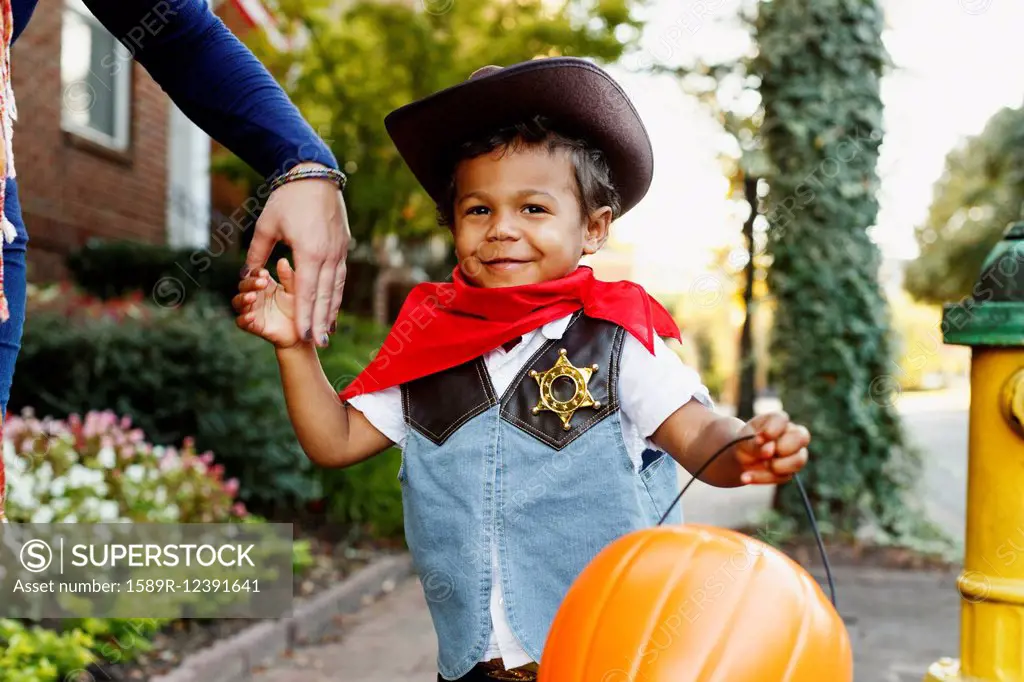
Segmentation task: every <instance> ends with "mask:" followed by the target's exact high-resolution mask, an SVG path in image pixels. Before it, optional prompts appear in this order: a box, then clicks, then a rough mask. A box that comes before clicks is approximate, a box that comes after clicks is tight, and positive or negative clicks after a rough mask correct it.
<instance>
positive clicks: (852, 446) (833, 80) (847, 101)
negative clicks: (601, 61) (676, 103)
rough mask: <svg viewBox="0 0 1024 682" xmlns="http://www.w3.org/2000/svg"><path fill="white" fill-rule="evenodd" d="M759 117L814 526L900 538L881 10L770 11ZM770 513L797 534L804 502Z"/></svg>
mask: <svg viewBox="0 0 1024 682" xmlns="http://www.w3.org/2000/svg"><path fill="white" fill-rule="evenodd" d="M755 26H756V28H755V36H756V40H757V43H758V56H757V57H756V59H755V61H754V66H755V71H756V72H757V73H758V75H759V76H760V77H761V85H760V92H761V96H762V101H763V105H764V108H765V120H764V123H763V125H762V127H761V136H762V140H763V143H764V148H765V152H766V153H767V156H768V159H769V162H770V165H771V170H770V171H769V174H768V175H767V177H766V180H767V181H768V184H769V193H768V196H767V197H766V205H765V208H766V218H767V220H768V223H769V228H768V252H769V255H770V257H771V266H770V270H769V279H768V284H769V290H770V291H771V294H772V295H773V297H774V299H775V303H776V309H775V315H774V332H773V339H772V358H773V363H774V364H775V367H774V370H775V371H774V372H773V374H774V376H775V377H776V381H777V382H778V385H779V389H780V397H781V399H782V402H783V407H784V409H785V410H786V412H787V413H789V415H790V416H791V417H792V418H793V419H794V420H795V421H797V422H799V423H802V424H805V425H807V427H808V428H809V429H810V431H811V439H812V442H811V446H810V450H811V460H810V462H809V464H808V466H807V468H806V469H805V473H804V474H802V478H803V479H804V482H805V484H806V485H807V487H808V494H809V496H810V497H811V498H812V501H813V502H814V503H815V507H816V510H817V513H818V514H819V518H821V519H823V520H824V519H827V520H828V521H829V522H831V524H832V527H833V528H834V529H836V530H839V531H850V532H852V531H855V530H857V529H859V528H860V527H861V526H862V525H863V524H865V523H871V524H872V525H874V526H875V527H878V528H881V529H882V530H885V531H889V532H893V533H897V534H902V531H903V530H905V529H903V528H902V527H901V526H902V524H903V522H904V520H905V518H904V517H905V515H906V508H905V507H903V506H902V501H901V495H902V492H903V491H904V489H905V488H906V486H907V484H908V483H909V480H908V479H907V477H906V476H905V475H901V473H903V474H905V473H906V472H905V471H904V472H899V471H896V470H894V469H893V465H894V463H896V462H908V461H911V460H910V458H908V457H905V456H904V455H906V454H907V453H906V451H905V448H904V436H903V434H902V427H901V423H900V420H899V417H898V414H897V413H896V410H895V408H894V403H895V400H896V398H898V396H899V384H898V367H896V366H895V364H893V363H892V361H891V359H890V358H891V350H890V341H889V334H890V323H889V311H888V306H887V302H886V300H885V298H884V296H883V293H882V291H881V288H880V286H879V283H878V281H877V273H878V268H879V264H880V255H879V251H878V249H877V248H876V246H875V244H874V243H873V242H872V241H871V240H870V238H869V236H868V233H867V230H868V228H870V227H871V226H872V225H874V223H875V218H876V215H877V213H878V201H877V199H876V193H877V191H878V186H879V181H878V176H877V173H876V164H877V160H878V148H879V144H880V142H881V139H882V102H881V97H880V94H879V81H880V78H881V75H882V71H883V68H884V67H885V65H886V63H887V61H888V59H887V55H886V51H885V48H884V46H883V44H882V40H881V32H882V28H883V15H882V9H881V7H880V2H879V0H816V1H815V2H806V0H772V1H768V0H764V1H763V2H761V4H760V7H759V12H758V17H757V20H756V22H755ZM775 505H776V508H777V509H778V510H779V511H781V512H782V513H784V514H785V515H786V516H788V517H790V518H792V519H794V520H797V521H798V522H802V519H803V512H802V511H801V510H802V507H801V502H800V497H799V490H798V489H797V488H796V487H795V486H792V485H786V486H781V487H780V488H779V490H778V493H777V495H776V500H775Z"/></svg>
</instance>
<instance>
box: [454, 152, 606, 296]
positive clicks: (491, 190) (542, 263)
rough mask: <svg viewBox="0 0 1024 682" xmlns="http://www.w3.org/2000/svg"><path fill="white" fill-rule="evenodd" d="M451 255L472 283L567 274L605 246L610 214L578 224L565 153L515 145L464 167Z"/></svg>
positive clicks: (515, 282) (458, 177)
mask: <svg viewBox="0 0 1024 682" xmlns="http://www.w3.org/2000/svg"><path fill="white" fill-rule="evenodd" d="M455 186H456V187H457V192H456V196H455V206H454V217H455V224H454V236H455V251H456V255H457V256H458V259H459V265H460V267H461V269H462V271H463V273H464V274H465V275H466V278H467V279H469V280H470V281H471V282H472V283H474V284H476V285H477V286H481V287H488V288H496V287H509V286H520V285H524V284H536V283H538V282H544V281H548V280H552V279H558V278H560V277H564V276H565V275H568V274H569V273H571V272H572V271H573V270H575V269H576V267H577V265H578V264H579V260H580V258H581V257H582V256H583V254H585V253H595V252H596V251H597V250H598V249H599V248H601V246H602V245H603V244H604V242H605V240H606V239H607V235H608V225H609V223H610V222H611V209H599V210H597V211H595V212H594V214H593V215H592V216H588V217H587V219H584V216H583V214H582V210H581V207H580V200H579V196H578V193H577V190H576V186H577V182H576V173H575V169H574V167H573V164H572V160H571V158H570V156H569V154H568V152H566V151H564V150H561V149H556V150H554V151H548V149H547V148H546V147H545V146H543V145H537V146H525V145H518V146H517V147H515V148H514V149H498V150H495V151H494V152H492V153H489V154H484V155H482V156H477V157H475V158H472V159H468V160H466V161H462V162H461V163H460V164H459V166H458V169H457V170H456V173H455Z"/></svg>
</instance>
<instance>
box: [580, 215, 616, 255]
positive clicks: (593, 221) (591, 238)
mask: <svg viewBox="0 0 1024 682" xmlns="http://www.w3.org/2000/svg"><path fill="white" fill-rule="evenodd" d="M611 225H612V209H611V207H610V206H602V207H601V208H599V209H597V210H596V211H593V212H592V213H591V214H590V216H589V218H588V219H587V226H586V227H587V233H586V235H585V236H584V237H583V253H584V254H592V253H597V252H598V251H599V250H600V249H601V247H602V246H604V243H605V242H606V241H608V231H609V230H610V229H611Z"/></svg>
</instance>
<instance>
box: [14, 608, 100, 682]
mask: <svg viewBox="0 0 1024 682" xmlns="http://www.w3.org/2000/svg"><path fill="white" fill-rule="evenodd" d="M94 644H95V640H94V639H93V638H92V636H90V635H89V634H87V633H85V632H83V631H82V630H81V629H78V628H75V629H72V630H69V631H67V632H55V631H53V630H48V629H46V628H43V627H39V626H33V627H26V626H25V625H24V624H22V623H20V622H19V621H16V620H10V619H0V682H57V681H58V680H64V679H67V678H68V676H69V675H71V674H72V673H74V672H75V671H84V670H85V668H86V667H87V666H88V665H89V664H90V663H93V662H94V661H95V660H96V656H95V654H94V653H93V651H92V647H93V646H94Z"/></svg>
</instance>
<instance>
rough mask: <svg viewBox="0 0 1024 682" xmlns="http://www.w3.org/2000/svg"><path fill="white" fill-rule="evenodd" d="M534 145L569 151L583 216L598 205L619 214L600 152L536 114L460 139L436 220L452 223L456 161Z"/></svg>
mask: <svg viewBox="0 0 1024 682" xmlns="http://www.w3.org/2000/svg"><path fill="white" fill-rule="evenodd" d="M538 145H546V146H547V149H548V151H549V152H554V151H555V150H557V149H566V150H568V151H569V154H570V158H571V159H572V165H573V168H575V169H576V197H577V198H578V199H579V202H580V211H581V212H582V214H583V215H588V214H589V213H590V212H591V211H593V210H596V209H598V208H601V207H602V206H609V207H611V209H612V218H613V219H615V218H618V217H619V211H620V210H621V208H622V201H621V199H620V198H619V193H618V191H617V190H616V189H615V185H614V184H613V183H612V177H611V171H610V169H609V168H608V162H607V160H606V159H605V156H604V153H603V152H602V151H601V150H600V149H596V148H594V147H592V146H591V145H590V144H589V143H587V142H586V141H585V140H581V139H578V138H572V137H569V136H566V135H563V134H562V133H560V132H558V131H557V130H556V129H555V128H554V127H552V125H551V123H550V121H548V120H547V119H546V118H544V117H542V116H536V117H534V118H533V119H531V120H529V121H523V122H520V123H517V124H515V125H510V126H507V127H504V128H500V129H498V130H495V131H494V132H492V133H490V134H488V135H484V136H482V137H479V138H476V139H473V140H469V141H467V142H464V143H463V144H462V145H461V146H460V147H459V148H458V150H456V152H455V154H454V156H453V159H452V163H451V166H450V168H451V169H452V174H451V180H450V181H449V183H448V191H447V196H446V200H445V202H444V204H442V205H440V206H438V207H437V222H438V223H439V224H440V225H443V226H445V227H452V226H454V224H455V215H454V207H455V173H454V169H455V167H456V166H457V165H458V163H459V162H460V161H464V160H466V159H472V158H474V157H477V156H480V155H482V154H489V153H490V152H492V151H494V150H495V149H502V150H504V151H506V152H508V151H515V150H516V149H518V148H520V147H522V146H527V147H532V146H538Z"/></svg>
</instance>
